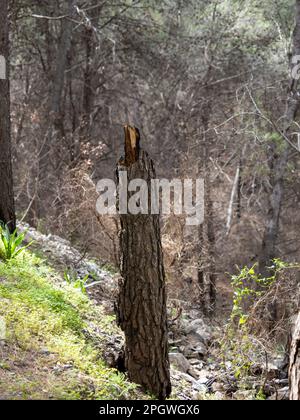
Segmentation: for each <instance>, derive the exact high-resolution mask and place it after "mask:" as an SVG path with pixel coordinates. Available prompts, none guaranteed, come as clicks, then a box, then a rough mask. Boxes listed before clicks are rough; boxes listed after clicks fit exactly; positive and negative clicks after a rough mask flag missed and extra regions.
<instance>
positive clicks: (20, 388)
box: [0, 251, 140, 399]
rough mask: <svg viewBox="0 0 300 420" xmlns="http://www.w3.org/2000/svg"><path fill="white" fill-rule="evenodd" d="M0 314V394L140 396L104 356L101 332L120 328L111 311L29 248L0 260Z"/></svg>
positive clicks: (24, 395) (67, 397) (37, 396)
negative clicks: (66, 280)
mask: <svg viewBox="0 0 300 420" xmlns="http://www.w3.org/2000/svg"><path fill="white" fill-rule="evenodd" d="M0 321H1V322H2V329H3V325H4V324H5V325H6V335H5V340H4V341H3V340H2V341H0V397H1V396H3V395H4V396H6V397H7V398H24V399H38V398H43V399H49V398H55V399H129V398H130V399H137V398H139V397H140V396H138V393H139V391H138V389H137V387H136V386H135V385H133V384H131V383H129V382H128V381H127V380H126V378H125V376H124V375H122V374H120V373H118V372H117V371H116V370H114V369H109V368H107V367H106V365H105V363H104V362H103V360H102V357H101V353H102V345H104V341H105V337H107V336H109V335H113V334H116V335H117V334H120V331H119V330H118V328H117V327H116V325H115V323H114V322H113V317H111V316H107V315H105V313H104V310H103V308H102V307H101V306H98V305H95V304H93V303H92V302H91V301H90V300H89V298H88V297H87V296H86V295H85V294H84V293H82V291H81V290H80V289H78V288H77V289H76V288H74V287H73V286H72V285H70V284H67V283H66V282H65V281H64V280H63V278H61V277H60V276H59V275H58V274H57V273H56V272H55V271H54V270H53V269H51V268H50V267H48V266H47V264H46V263H45V262H44V261H43V260H41V259H40V258H38V257H36V256H35V255H34V254H32V253H30V252H28V251H26V252H24V253H22V254H20V255H19V256H17V257H16V258H15V259H13V260H10V261H7V262H6V263H4V262H1V261H0ZM2 334H3V332H2ZM2 338H3V337H2ZM0 339H1V337H0Z"/></svg>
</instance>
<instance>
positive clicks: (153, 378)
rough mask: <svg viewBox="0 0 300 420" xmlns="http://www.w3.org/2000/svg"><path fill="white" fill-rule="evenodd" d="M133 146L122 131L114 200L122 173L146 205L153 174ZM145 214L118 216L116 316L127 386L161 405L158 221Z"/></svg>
mask: <svg viewBox="0 0 300 420" xmlns="http://www.w3.org/2000/svg"><path fill="white" fill-rule="evenodd" d="M139 140H140V135H139V131H138V130H137V129H136V128H132V127H129V126H126V127H125V157H124V159H122V160H121V161H120V162H119V165H118V171H117V172H118V181H119V188H118V190H119V192H118V194H119V199H120V176H121V172H123V174H122V176H124V172H125V174H126V175H125V176H126V177H127V181H128V183H130V181H132V180H134V179H142V180H145V181H146V182H147V185H148V192H147V194H148V195H147V199H148V203H149V204H150V200H151V198H150V192H151V185H150V184H151V179H153V178H155V169H154V166H153V161H152V160H151V159H150V158H149V156H148V155H147V153H146V152H144V151H142V150H140V147H139ZM131 196H132V195H131ZM129 199H130V196H129ZM150 208H151V207H149V209H150ZM119 210H120V208H119ZM149 213H150V211H149V212H148V214H136V215H133V214H121V215H120V219H121V233H120V248H121V275H122V280H121V281H120V290H119V301H118V310H117V312H118V322H119V325H120V327H121V328H122V330H123V331H124V333H125V339H126V343H125V368H126V370H127V371H128V375H129V378H130V380H131V381H133V382H135V383H138V384H140V385H141V386H142V387H143V388H144V389H145V390H147V391H149V392H151V393H152V394H153V395H155V396H156V397H158V398H159V399H165V398H167V397H168V396H169V395H170V392H171V383H170V367H169V356H168V323H167V305H166V286H165V271H164V263H163V252H162V245H161V232H160V218H159V215H151V214H149Z"/></svg>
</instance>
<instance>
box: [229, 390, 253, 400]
mask: <svg viewBox="0 0 300 420" xmlns="http://www.w3.org/2000/svg"><path fill="white" fill-rule="evenodd" d="M255 397H256V391H254V390H249V391H237V392H235V393H234V394H233V398H234V399H235V400H240V401H253V400H255Z"/></svg>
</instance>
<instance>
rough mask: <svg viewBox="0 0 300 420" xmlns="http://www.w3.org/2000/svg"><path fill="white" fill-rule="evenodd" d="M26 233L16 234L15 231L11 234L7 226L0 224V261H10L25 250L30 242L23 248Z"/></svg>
mask: <svg viewBox="0 0 300 420" xmlns="http://www.w3.org/2000/svg"><path fill="white" fill-rule="evenodd" d="M25 237H26V231H25V232H22V233H20V234H19V233H18V231H17V229H16V230H14V231H13V232H11V231H10V230H9V228H8V226H7V225H4V224H0V259H2V260H4V261H8V260H12V259H13V258H16V257H17V256H18V255H19V254H21V253H22V252H23V251H25V249H27V248H28V247H29V246H30V245H31V244H32V242H30V243H29V244H28V245H25V246H23V243H24V240H25Z"/></svg>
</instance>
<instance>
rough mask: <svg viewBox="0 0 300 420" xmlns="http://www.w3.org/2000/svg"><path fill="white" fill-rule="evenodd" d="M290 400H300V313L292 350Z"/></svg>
mask: <svg viewBox="0 0 300 420" xmlns="http://www.w3.org/2000/svg"><path fill="white" fill-rule="evenodd" d="M289 378H290V400H292V401H299V400H300V313H299V316H298V319H297V321H296V326H295V331H294V334H293V339H292V345H291V352H290V370H289Z"/></svg>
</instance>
